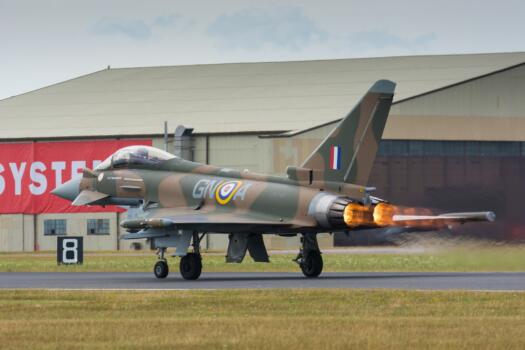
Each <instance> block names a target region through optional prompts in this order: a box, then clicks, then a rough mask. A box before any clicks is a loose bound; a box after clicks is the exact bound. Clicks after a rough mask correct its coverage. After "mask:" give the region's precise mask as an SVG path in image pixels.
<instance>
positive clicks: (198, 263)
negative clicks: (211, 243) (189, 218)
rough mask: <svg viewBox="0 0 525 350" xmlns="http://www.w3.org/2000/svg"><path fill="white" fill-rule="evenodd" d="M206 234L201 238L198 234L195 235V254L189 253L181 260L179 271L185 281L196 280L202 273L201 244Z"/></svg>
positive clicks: (193, 243)
mask: <svg viewBox="0 0 525 350" xmlns="http://www.w3.org/2000/svg"><path fill="white" fill-rule="evenodd" d="M203 237H204V234H202V236H201V237H199V234H198V233H197V232H194V233H193V242H192V246H193V253H188V254H186V255H185V256H183V257H182V258H181V259H180V263H179V270H180V274H181V276H182V278H184V279H185V280H196V279H197V278H199V276H200V275H201V272H202V257H201V252H200V243H201V240H202V238H203Z"/></svg>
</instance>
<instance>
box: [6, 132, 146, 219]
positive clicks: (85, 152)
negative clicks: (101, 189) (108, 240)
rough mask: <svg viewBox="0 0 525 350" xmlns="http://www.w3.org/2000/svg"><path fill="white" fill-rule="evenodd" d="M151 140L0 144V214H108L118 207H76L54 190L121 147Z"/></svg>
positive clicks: (141, 143)
mask: <svg viewBox="0 0 525 350" xmlns="http://www.w3.org/2000/svg"><path fill="white" fill-rule="evenodd" d="M131 145H151V140H144V139H142V140H96V141H65V142H30V143H29V142H27V143H0V214H14V213H16V214H20V213H24V214H39V213H81V212H108V211H116V210H119V209H118V207H109V206H108V207H106V208H102V207H97V206H93V207H85V206H83V207H73V206H71V205H70V202H68V201H66V200H64V199H62V198H58V197H56V196H53V195H52V194H51V191H52V190H53V189H54V188H55V187H56V186H57V185H59V184H62V183H64V182H66V181H67V180H69V179H71V178H72V177H74V176H81V174H82V170H83V169H84V168H90V169H93V168H95V167H96V166H97V165H98V164H99V163H100V162H102V161H103V160H104V159H106V158H107V157H109V156H110V155H111V154H112V153H114V152H115V151H116V150H118V149H119V148H122V147H126V146H131Z"/></svg>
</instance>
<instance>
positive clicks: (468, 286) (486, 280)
mask: <svg viewBox="0 0 525 350" xmlns="http://www.w3.org/2000/svg"><path fill="white" fill-rule="evenodd" d="M18 288H23V289H28V288H33V289H34V288H37V289H94V290H98V289H122V290H124V289H139V290H142V289H149V290H159V289H161V290H164V289H166V290H168V289H175V290H177V289H236V288H253V289H259V288H365V289H376V288H380V289H383V288H392V289H416V290H447V289H463V290H492V291H509V290H515V291H525V272H515V273H514V272H488V273H470V272H469V273H463V272H460V273H454V272H450V273H449V272H405V273H402V272H356V273H351V272H349V273H346V272H325V273H323V274H322V275H321V276H320V277H319V278H314V279H308V278H305V277H303V275H302V274H301V273H293V272H271V273H270V272H237V273H232V272H207V273H206V272H205V273H203V274H202V275H201V277H200V279H199V280H196V281H186V280H183V279H182V277H180V275H179V274H178V271H175V272H173V273H172V274H171V275H170V276H168V277H167V278H166V279H163V280H159V279H157V278H155V276H154V275H153V273H145V272H125V273H120V272H117V273H115V272H2V273H0V289H18Z"/></svg>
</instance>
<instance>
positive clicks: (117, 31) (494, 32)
mask: <svg viewBox="0 0 525 350" xmlns="http://www.w3.org/2000/svg"><path fill="white" fill-rule="evenodd" d="M523 14H525V2H524V1H522V0H498V1H493V0H486V1H479V0H476V1H473V0H455V1H454V0H441V1H437V0H410V1H409V0H396V1H383V0H376V1H363V0H360V1H354V0H345V1H343V0H341V1H340V0H323V1H313V0H308V1H296V0H287V1H282V0H281V1H273V0H266V1H264V0H258V1H251V0H246V1H241V0H223V1H221V0H209V1H200V0H192V1H179V0H170V1H155V0H149V1H134V0H117V1H110V0H90V1H76V0H58V1H53V0H48V1H39V0H34V1H26V0H9V1H8V0H0V99H3V98H7V97H9V96H13V95H17V94H20V93H24V92H27V91H31V90H34V89H38V88H41V87H44V86H46V85H50V84H53V83H57V82H60V81H64V80H67V79H71V78H74V77H76V76H80V75H84V74H88V73H92V72H94V71H98V70H101V69H104V68H106V67H107V66H108V65H110V66H111V67H113V68H119V67H137V66H141V67H143V66H159V65H182V64H205V63H224V62H261V61H288V60H311V59H333V58H354V57H380V56H399V55H425V54H459V53H486V52H517V51H525V21H524V20H523Z"/></svg>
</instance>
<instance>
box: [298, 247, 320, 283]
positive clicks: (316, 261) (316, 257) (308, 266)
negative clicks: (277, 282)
mask: <svg viewBox="0 0 525 350" xmlns="http://www.w3.org/2000/svg"><path fill="white" fill-rule="evenodd" d="M300 265H301V270H302V271H303V274H304V275H305V276H306V277H308V278H313V277H317V276H319V275H320V274H321V272H322V271H323V258H322V257H321V252H319V251H317V250H310V251H309V252H308V253H307V254H306V256H305V257H304V258H303V261H302V262H301V264H300Z"/></svg>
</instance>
